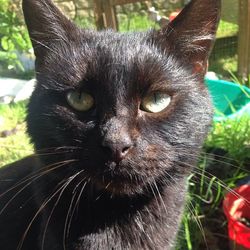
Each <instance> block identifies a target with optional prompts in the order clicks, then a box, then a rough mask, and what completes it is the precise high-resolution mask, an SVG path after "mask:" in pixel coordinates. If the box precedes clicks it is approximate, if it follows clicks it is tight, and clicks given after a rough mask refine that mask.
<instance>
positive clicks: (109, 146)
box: [102, 136, 133, 163]
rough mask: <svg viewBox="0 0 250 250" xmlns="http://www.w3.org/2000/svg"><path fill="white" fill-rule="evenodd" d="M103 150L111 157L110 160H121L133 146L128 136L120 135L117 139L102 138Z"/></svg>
mask: <svg viewBox="0 0 250 250" xmlns="http://www.w3.org/2000/svg"><path fill="white" fill-rule="evenodd" d="M102 147H103V149H104V151H106V153H107V154H108V155H109V157H111V159H112V161H114V162H116V163H119V162H121V161H122V160H123V159H124V158H125V157H126V156H127V154H128V153H129V152H130V150H131V148H132V147H133V143H132V141H131V139H130V138H129V136H121V137H120V139H119V140H117V139H116V140H110V139H104V140H103V142H102Z"/></svg>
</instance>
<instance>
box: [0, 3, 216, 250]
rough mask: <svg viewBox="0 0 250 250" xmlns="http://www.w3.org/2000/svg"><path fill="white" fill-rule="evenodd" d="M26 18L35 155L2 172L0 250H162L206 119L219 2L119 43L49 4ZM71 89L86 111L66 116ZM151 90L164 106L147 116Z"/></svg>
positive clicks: (116, 36) (172, 232)
mask: <svg viewBox="0 0 250 250" xmlns="http://www.w3.org/2000/svg"><path fill="white" fill-rule="evenodd" d="M23 9H24V15H25V19H26V23H27V26H28V30H29V33H30V37H31V40H32V43H33V47H34V51H35V55H36V58H37V59H36V73H37V75H36V76H37V86H36V89H35V91H34V93H33V95H32V98H31V100H30V104H29V108H28V111H29V112H28V118H27V122H28V132H29V134H30V136H31V138H32V141H33V142H34V144H35V148H36V155H35V156H31V157H28V158H26V159H24V160H22V161H20V162H17V163H13V164H11V165H10V166H6V167H4V168H3V169H1V171H0V175H1V180H3V181H4V180H5V181H4V182H3V181H2V182H0V195H1V196H0V201H1V203H0V209H1V211H0V249H6V250H13V249H49V250H51V249H56V250H59V249H69V250H78V249H79V250H80V249H93V250H94V249H171V248H172V247H173V246H174V242H175V239H176V234H177V232H178V227H179V223H180V219H181V215H182V211H183V207H184V203H185V195H186V186H187V183H186V179H187V176H188V175H189V174H190V172H191V170H192V166H194V164H195V163H196V159H197V156H198V154H199V151H200V149H201V146H202V143H203V140H204V138H205V137H206V134H207V132H208V129H209V126H210V123H211V120H212V114H213V112H212V107H211V102H210V97H209V94H208V91H207V89H206V88H205V86H204V83H203V81H204V74H205V72H206V69H207V59H208V56H209V52H210V50H211V47H212V44H213V41H214V38H215V32H216V28H217V23H218V17H219V10H220V1H219V0H193V1H192V2H191V3H190V4H189V5H188V6H187V7H186V8H185V9H184V11H183V12H182V13H181V14H180V15H179V16H178V17H177V18H176V19H175V20H174V21H173V22H172V23H170V24H169V25H168V26H167V27H166V28H164V29H162V30H160V31H149V32H145V33H128V34H120V33H116V32H114V31H111V30H107V31H102V32H95V31H90V30H81V29H79V28H77V27H76V26H75V25H74V24H73V23H72V22H70V21H69V20H67V19H66V18H65V17H64V16H63V15H62V14H61V13H60V11H59V10H58V9H57V8H56V7H55V6H54V5H53V3H52V2H51V1H50V0H43V1H39V0H24V1H23ZM71 90H81V91H84V92H88V93H90V94H91V95H92V96H93V97H94V99H95V105H94V107H93V108H92V109H91V110H89V111H87V112H79V111H76V110H74V109H73V108H72V107H71V106H69V105H68V104H67V101H66V95H67V93H68V92H69V91H71ZM153 91H162V92H165V93H168V94H169V95H170V96H171V97H172V101H171V103H170V105H169V107H168V108H167V109H165V110H164V111H162V112H160V113H156V114H153V113H147V112H145V111H143V110H141V109H140V103H141V100H142V98H143V96H145V95H146V94H147V93H150V92H153ZM125 148H126V149H127V148H128V150H127V152H126V155H125V156H123V157H122V158H121V159H119V161H117V156H116V155H114V152H117V151H119V150H123V149H125Z"/></svg>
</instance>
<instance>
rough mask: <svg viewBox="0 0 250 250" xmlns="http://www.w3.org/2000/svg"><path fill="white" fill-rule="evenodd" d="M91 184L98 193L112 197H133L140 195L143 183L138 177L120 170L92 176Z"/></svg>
mask: <svg viewBox="0 0 250 250" xmlns="http://www.w3.org/2000/svg"><path fill="white" fill-rule="evenodd" d="M90 179H91V182H92V184H93V185H94V186H95V187H96V188H97V189H98V190H100V191H104V192H108V193H110V194H112V195H119V196H121V195H133V194H138V193H142V191H143V184H142V183H143V182H142V181H139V179H140V178H139V176H135V175H132V174H129V173H127V171H122V170H117V169H116V170H112V171H111V170H110V171H103V172H102V173H101V172H100V173H98V174H95V175H92V177H91V178H90Z"/></svg>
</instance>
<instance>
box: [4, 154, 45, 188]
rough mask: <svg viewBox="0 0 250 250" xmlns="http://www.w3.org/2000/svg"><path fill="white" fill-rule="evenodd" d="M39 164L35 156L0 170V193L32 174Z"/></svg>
mask: <svg viewBox="0 0 250 250" xmlns="http://www.w3.org/2000/svg"><path fill="white" fill-rule="evenodd" d="M39 166H41V163H40V161H39V159H38V157H37V156H35V155H32V156H28V157H25V158H23V159H21V160H19V161H16V162H13V163H10V164H8V165H6V166H3V167H1V168H0V193H1V191H4V190H5V189H6V188H8V187H10V186H11V185H13V184H14V183H17V182H18V181H20V180H22V179H23V178H25V177H26V176H28V175H30V174H32V172H33V171H34V169H37V168H39Z"/></svg>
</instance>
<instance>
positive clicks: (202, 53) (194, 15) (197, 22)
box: [153, 0, 221, 77]
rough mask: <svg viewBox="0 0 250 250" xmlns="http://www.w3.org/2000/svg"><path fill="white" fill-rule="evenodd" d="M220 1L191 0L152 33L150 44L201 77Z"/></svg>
mask: <svg viewBox="0 0 250 250" xmlns="http://www.w3.org/2000/svg"><path fill="white" fill-rule="evenodd" d="M220 9H221V0H191V1H190V3H189V4H187V5H186V7H185V8H184V9H183V10H182V11H181V13H180V14H179V15H178V16H177V17H176V18H175V19H174V20H173V21H172V22H170V23H169V24H168V25H167V26H166V27H164V28H162V29H161V30H160V31H158V32H156V33H155V35H154V39H153V40H154V42H155V41H156V43H157V45H160V46H161V47H162V49H163V50H164V51H169V52H170V53H172V54H174V55H175V56H176V57H177V58H179V59H180V60H183V59H184V60H185V61H186V62H188V64H189V65H191V66H192V68H193V72H194V73H195V74H197V75H200V76H201V77H204V75H205V73H206V71H207V66H208V63H207V61H208V57H209V54H210V52H211V49H212V46H213V44H214V41H215V37H216V36H215V35H216V30H217V27H218V23H219V18H220Z"/></svg>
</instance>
